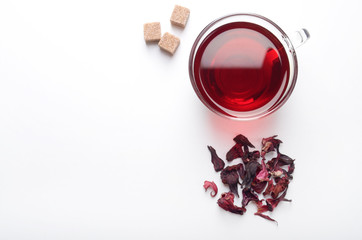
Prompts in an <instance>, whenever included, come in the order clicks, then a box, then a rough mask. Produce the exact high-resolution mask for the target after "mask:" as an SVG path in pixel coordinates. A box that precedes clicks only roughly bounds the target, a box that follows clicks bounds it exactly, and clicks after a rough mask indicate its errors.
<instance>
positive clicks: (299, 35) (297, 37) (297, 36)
mask: <svg viewBox="0 0 362 240" xmlns="http://www.w3.org/2000/svg"><path fill="white" fill-rule="evenodd" d="M309 38H310V34H309V32H308V30H307V29H305V28H302V29H300V30H299V31H296V32H294V34H293V35H292V36H291V39H290V40H291V41H292V43H293V46H294V48H298V47H300V46H302V45H303V44H304V43H305V42H306V41H307V40H308V39H309Z"/></svg>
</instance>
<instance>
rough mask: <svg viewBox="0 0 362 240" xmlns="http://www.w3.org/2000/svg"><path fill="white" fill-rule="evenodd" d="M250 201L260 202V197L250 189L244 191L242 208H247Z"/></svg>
mask: <svg viewBox="0 0 362 240" xmlns="http://www.w3.org/2000/svg"><path fill="white" fill-rule="evenodd" d="M250 201H254V202H259V198H258V195H256V194H255V193H254V192H252V190H251V189H250V188H249V189H245V188H244V189H243V200H242V202H241V204H242V206H243V207H245V206H246V205H248V203H249V202H250Z"/></svg>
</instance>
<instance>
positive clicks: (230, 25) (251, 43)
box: [189, 14, 298, 120]
mask: <svg viewBox="0 0 362 240" xmlns="http://www.w3.org/2000/svg"><path fill="white" fill-rule="evenodd" d="M297 73H298V64H297V58H296V54H295V50H294V47H293V45H292V43H291V41H290V39H289V38H288V36H287V35H286V34H285V33H284V31H283V30H282V29H281V28H280V27H278V26H277V25H276V24H275V23H273V22H272V21H270V20H269V19H267V18H265V17H262V16H259V15H254V14H234V15H228V16H225V17H222V18H220V19H217V20H215V21H213V22H211V23H210V24H209V25H208V26H206V28H205V29H204V30H202V32H201V33H200V34H199V36H198V37H197V38H196V40H195V43H194V45H193V47H192V49H191V54H190V59H189V74H190V80H191V83H192V86H193V88H194V90H195V92H196V94H197V96H198V97H199V98H200V100H201V101H202V102H203V103H204V104H205V105H206V106H207V107H208V108H209V109H210V110H212V111H213V112H215V113H216V114H218V115H220V116H224V117H227V118H231V119H237V120H252V119H257V118H261V117H263V116H266V115H269V114H271V113H272V112H274V111H276V110H277V109H279V108H280V107H281V106H282V105H283V104H284V103H285V102H286V101H287V99H288V98H289V96H290V94H291V93H292V91H293V89H294V86H295V83H296V80H297Z"/></svg>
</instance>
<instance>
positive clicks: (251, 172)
mask: <svg viewBox="0 0 362 240" xmlns="http://www.w3.org/2000/svg"><path fill="white" fill-rule="evenodd" d="M259 165H260V164H259V163H258V162H256V161H251V162H248V163H247V164H246V166H245V177H244V180H243V183H242V184H241V185H242V186H243V187H245V188H246V189H248V188H250V186H251V183H252V182H253V180H254V178H255V175H256V170H258V167H259Z"/></svg>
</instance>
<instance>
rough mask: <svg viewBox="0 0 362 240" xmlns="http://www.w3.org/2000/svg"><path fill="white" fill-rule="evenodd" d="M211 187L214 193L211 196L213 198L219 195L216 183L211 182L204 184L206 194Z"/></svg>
mask: <svg viewBox="0 0 362 240" xmlns="http://www.w3.org/2000/svg"><path fill="white" fill-rule="evenodd" d="M209 187H211V188H212V190H213V191H212V192H210V196H211V197H215V196H216V194H217V186H216V184H215V183H214V182H210V181H205V182H204V188H205V192H206V191H207V189H208V188H209Z"/></svg>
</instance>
